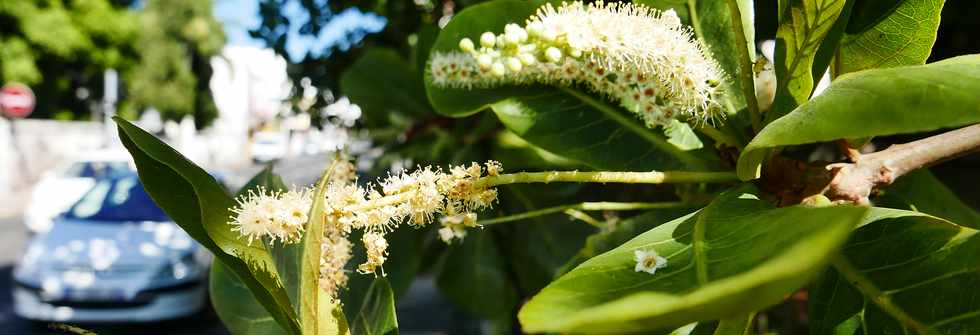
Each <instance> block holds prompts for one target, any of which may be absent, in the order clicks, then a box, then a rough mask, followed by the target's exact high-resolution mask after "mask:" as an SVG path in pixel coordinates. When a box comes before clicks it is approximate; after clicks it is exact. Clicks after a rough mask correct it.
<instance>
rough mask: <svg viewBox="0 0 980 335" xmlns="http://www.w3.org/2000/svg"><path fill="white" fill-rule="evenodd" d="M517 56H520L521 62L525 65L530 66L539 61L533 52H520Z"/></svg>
mask: <svg viewBox="0 0 980 335" xmlns="http://www.w3.org/2000/svg"><path fill="white" fill-rule="evenodd" d="M517 57H518V58H520V60H521V64H524V65H525V66H530V65H533V64H534V63H537V62H538V58H537V57H534V55H532V54H520V55H518V56H517Z"/></svg>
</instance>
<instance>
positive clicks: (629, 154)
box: [426, 0, 713, 170]
mask: <svg viewBox="0 0 980 335" xmlns="http://www.w3.org/2000/svg"><path fill="white" fill-rule="evenodd" d="M543 3H544V2H543V1H518V0H497V1H492V2H487V3H483V4H479V5H475V6H472V7H469V8H467V9H465V10H463V11H462V12H460V13H459V14H457V15H456V16H455V17H453V20H452V21H450V22H449V24H448V25H447V26H446V27H445V28H444V29H443V30H442V32H441V33H440V34H439V37H438V39H437V40H436V44H435V45H434V46H433V51H434V52H451V51H456V50H457V48H458V47H457V45H458V43H459V40H460V39H461V38H463V37H469V38H477V37H478V36H480V34H481V33H483V32H485V31H500V30H502V29H503V27H504V25H505V24H507V23H509V22H523V21H524V20H526V19H527V18H528V17H530V16H531V15H532V14H534V12H535V11H536V10H537V8H538V7H540V6H541V5H542V4H543ZM426 92H427V93H428V96H429V101H430V102H431V103H432V106H433V107H434V108H435V109H436V111H437V112H439V113H441V114H444V115H448V116H453V117H462V116H466V115H471V114H474V113H477V112H479V111H481V110H484V109H486V108H492V109H493V111H494V112H495V113H496V114H497V117H498V118H500V120H501V122H503V123H504V125H505V126H507V128H508V129H510V130H511V131H513V132H514V133H515V134H517V135H518V136H521V137H522V138H524V139H525V140H527V141H528V142H531V143H533V144H534V145H536V146H539V147H541V148H542V149H544V150H547V151H550V152H552V153H554V154H557V155H561V156H564V157H568V158H571V159H573V160H577V161H580V162H582V163H584V164H587V165H589V166H591V167H593V168H597V169H608V170H624V169H625V170H667V169H686V170H708V169H710V168H711V167H712V164H713V163H711V162H710V161H709V160H710V157H711V156H708V155H706V154H705V153H704V152H702V151H697V152H694V151H684V150H681V149H680V148H677V147H676V146H674V145H673V144H671V143H669V142H668V141H667V138H666V137H665V136H664V135H663V134H662V132H661V131H658V130H653V129H649V128H646V127H645V126H644V125H643V124H642V123H641V122H640V121H639V120H638V119H637V118H636V117H635V116H634V115H632V114H629V113H627V112H626V111H624V110H622V109H620V108H618V107H615V106H614V105H612V104H609V103H607V102H605V101H604V100H601V99H600V98H594V97H592V96H591V95H589V94H585V93H582V92H579V91H577V90H575V89H568V88H557V89H556V88H554V87H547V86H540V85H537V86H503V87H498V88H492V89H472V90H466V89H451V88H439V87H435V86H433V85H432V83H431V81H430V80H426Z"/></svg>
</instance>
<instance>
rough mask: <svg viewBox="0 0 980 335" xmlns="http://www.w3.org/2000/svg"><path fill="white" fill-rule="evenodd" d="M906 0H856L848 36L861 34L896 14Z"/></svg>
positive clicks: (848, 24) (849, 21)
mask: <svg viewBox="0 0 980 335" xmlns="http://www.w3.org/2000/svg"><path fill="white" fill-rule="evenodd" d="M904 2H906V1H905V0H854V11H853V13H852V15H851V17H850V18H849V19H848V21H847V33H848V34H860V33H863V32H865V31H866V30H868V29H870V28H871V27H874V26H875V25H877V24H878V23H880V22H881V21H882V20H884V19H885V18H887V17H888V16H889V15H891V14H892V13H894V12H895V8H898V5H901V4H902V3H904Z"/></svg>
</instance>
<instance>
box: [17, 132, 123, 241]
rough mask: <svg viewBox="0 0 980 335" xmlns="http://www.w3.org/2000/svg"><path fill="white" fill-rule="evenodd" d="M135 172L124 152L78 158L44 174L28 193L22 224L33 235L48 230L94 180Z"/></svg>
mask: <svg viewBox="0 0 980 335" xmlns="http://www.w3.org/2000/svg"><path fill="white" fill-rule="evenodd" d="M130 171H135V170H134V169H133V167H132V160H131V159H130V158H129V155H127V154H126V152H125V151H121V150H119V151H97V152H88V153H85V154H84V155H79V156H78V157H76V158H73V159H69V160H68V161H66V162H65V163H64V164H61V165H59V166H58V167H56V168H54V169H51V170H49V171H48V172H46V173H44V174H43V175H42V177H41V180H40V181H39V182H38V183H37V184H36V185H35V186H34V190H33V191H32V192H31V199H30V202H29V203H28V204H27V208H26V210H25V211H24V224H26V225H27V228H28V229H29V230H30V231H31V232H33V233H43V232H45V231H47V230H48V229H51V220H53V219H54V218H55V217H56V216H58V214H61V213H62V212H64V211H65V210H67V209H68V207H70V206H71V205H72V204H74V203H75V202H76V201H78V199H79V198H81V197H82V195H83V194H85V192H86V191H88V190H89V189H90V188H92V186H93V185H95V181H96V179H99V178H101V177H104V176H110V175H114V174H120V173H128V172H130Z"/></svg>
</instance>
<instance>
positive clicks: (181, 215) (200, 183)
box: [113, 117, 300, 334]
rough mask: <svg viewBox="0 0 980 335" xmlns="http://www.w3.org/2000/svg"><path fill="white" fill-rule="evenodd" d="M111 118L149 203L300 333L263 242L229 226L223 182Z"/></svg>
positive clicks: (228, 199)
mask: <svg viewBox="0 0 980 335" xmlns="http://www.w3.org/2000/svg"><path fill="white" fill-rule="evenodd" d="M113 120H115V121H116V124H117V125H118V127H119V137H120V139H121V140H122V142H123V145H124V146H125V147H126V149H127V150H129V153H130V154H131V155H132V156H133V160H134V161H135V162H136V167H137V172H138V173H139V177H140V181H141V182H142V184H143V186H144V188H146V191H147V193H149V195H150V197H151V198H153V201H154V202H156V204H157V205H158V206H160V208H161V209H163V210H164V212H166V213H167V215H168V216H169V217H170V218H171V219H173V220H174V222H176V223H177V224H178V225H179V226H180V227H181V228H182V229H184V231H186V232H187V234H188V235H190V236H191V237H192V238H194V239H195V240H197V241H198V243H201V245H202V246H204V247H205V248H207V249H208V250H210V251H211V253H212V254H214V255H215V257H216V258H217V259H218V261H220V262H223V263H224V264H225V265H226V266H227V267H228V269H229V270H231V271H233V272H234V273H235V274H236V275H238V277H239V279H241V280H242V282H244V283H245V285H246V286H247V287H248V288H249V289H250V290H251V292H252V294H253V295H255V296H256V298H257V299H258V301H259V302H260V303H261V304H262V305H263V306H264V307H265V308H266V309H267V310H268V311H269V313H270V314H271V315H272V316H273V317H274V318H275V319H276V321H278V322H279V323H280V324H281V325H283V326H285V327H286V328H288V330H290V332H291V333H292V334H299V332H300V331H299V330H300V328H299V323H298V322H297V318H296V313H295V312H294V310H293V307H292V306H291V304H290V302H289V297H288V294H287V293H286V290H285V289H284V288H283V286H282V283H281V282H280V281H279V277H278V275H277V274H276V268H275V264H274V263H273V261H272V257H271V256H270V255H269V253H268V251H267V250H266V248H265V246H264V245H262V244H261V243H258V244H254V245H249V244H248V243H247V242H246V241H244V240H243V239H242V238H241V237H240V236H238V235H237V234H236V233H235V232H233V231H232V230H231V225H230V224H229V223H228V218H229V217H231V214H232V212H231V208H232V207H233V206H234V204H235V202H234V200H233V199H232V198H231V197H229V196H228V194H226V193H225V191H224V189H223V188H222V187H221V185H220V184H218V182H217V181H216V180H214V177H212V176H211V175H209V174H208V173H207V172H206V171H204V170H203V169H201V168H200V167H198V166H197V165H194V163H192V162H191V161H189V160H188V159H187V158H185V157H184V156H182V155H181V154H180V153H178V152H177V151H175V150H174V149H173V148H170V147H169V146H167V145H166V144H165V143H163V142H162V141H160V140H159V139H157V138H156V137H154V136H153V135H151V134H149V133H147V132H145V131H143V130H142V129H139V127H136V126H135V125H133V124H132V123H129V121H126V120H124V119H122V118H119V117H115V118H113Z"/></svg>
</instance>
